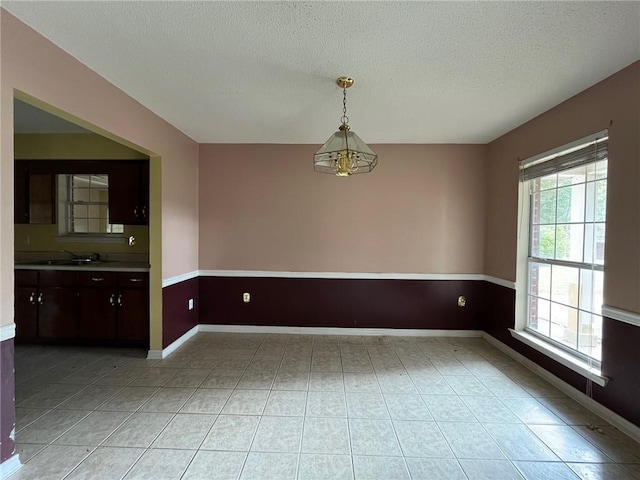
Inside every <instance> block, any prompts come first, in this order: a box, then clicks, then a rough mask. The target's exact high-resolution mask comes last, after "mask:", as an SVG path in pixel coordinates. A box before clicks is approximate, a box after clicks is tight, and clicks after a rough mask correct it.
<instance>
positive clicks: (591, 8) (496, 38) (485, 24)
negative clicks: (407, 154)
mask: <svg viewBox="0 0 640 480" xmlns="http://www.w3.org/2000/svg"><path fill="white" fill-rule="evenodd" d="M2 7H3V8H5V9H7V10H8V11H10V12H11V13H13V14H14V15H16V16H17V17H18V18H19V19H21V20H22V21H24V22H25V23H27V24H28V25H30V26H31V27H33V28H35V29H36V30H37V31H38V32H40V33H41V34H42V35H44V36H45V37H47V38H49V39H50V40H51V41H52V42H53V43H55V44H57V45H58V46H60V47H61V48H62V49H64V50H66V51H67V52H69V53H70V54H71V55H73V56H74V57H75V58H77V59H78V60H79V61H81V62H82V63H84V64H85V65H87V66H88V67H90V68H91V69H93V70H95V71H96V72H98V73H99V74H100V75H102V76H103V77H105V78H106V79H107V80H109V81H110V82H112V83H113V84H115V85H116V86H118V87H119V88H121V89H122V90H123V91H125V92H126V93H127V94H129V95H131V96H132V97H133V98H135V99H136V100H138V101H139V102H140V103H142V104H143V105H145V106H146V107H147V108H149V109H150V110H152V111H154V112H155V113H156V114H158V115H159V116H161V117H163V118H164V119H165V120H167V121H168V122H169V123H171V124H173V125H174V126H176V127H177V128H178V129H180V130H181V131H183V132H184V133H186V134H187V135H189V136H190V137H191V138H193V139H194V140H196V141H198V142H201V143H323V142H324V141H325V140H326V138H328V137H329V136H330V134H331V133H332V131H333V129H334V128H336V127H337V126H338V124H339V118H340V115H341V107H342V105H341V102H342V98H341V97H342V95H341V91H340V90H339V88H338V87H337V86H336V85H335V83H334V81H335V78H336V77H338V76H339V75H351V76H353V77H354V78H355V80H356V82H355V85H354V86H353V88H351V89H350V90H349V92H348V95H347V99H348V115H349V117H350V119H351V126H352V128H353V130H354V131H356V132H357V133H358V134H359V135H360V136H361V137H362V138H363V140H365V141H366V142H368V143H486V142H489V141H491V140H493V139H495V138H497V137H498V136H500V135H502V134H504V133H506V132H508V131H509V130H511V129H513V128H515V127H516V126H518V125H520V124H522V123H524V122H525V121H527V120H530V119H531V118H533V117H535V116H537V115H539V114H540V113H542V112H544V111H546V110H548V109H549V108H551V107H553V106H555V105H557V104H558V103H560V102H562V101H564V100H566V99H567V98H569V97H571V96H573V95H575V94H576V93H578V92H580V91H582V90H584V89H585V88H587V87H589V86H591V85H593V84H595V83H597V82H598V81H600V80H602V79H604V78H606V77H607V76H609V75H611V74H612V73H614V72H616V71H618V70H620V69H622V68H624V67H625V66H627V65H629V64H631V63H633V62H634V61H636V60H638V59H640V2H637V1H634V2H609V1H601V2H563V1H559V2H555V1H543V2H483V1H478V2H403V1H389V2H358V1H356V2H323V1H315V2H314V1H311V2H296V1H289V2H243V1H238V2H206V1H204V2H189V1H187V2H156V1H144V2H120V1H102V2H93V1H62V2H46V1H45V2H39V1H36V2H17V1H16V2H14V1H4V2H3V4H2Z"/></svg>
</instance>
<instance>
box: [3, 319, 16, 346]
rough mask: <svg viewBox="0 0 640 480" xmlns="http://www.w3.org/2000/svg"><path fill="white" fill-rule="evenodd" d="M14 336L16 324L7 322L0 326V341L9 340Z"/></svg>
mask: <svg viewBox="0 0 640 480" xmlns="http://www.w3.org/2000/svg"><path fill="white" fill-rule="evenodd" d="M15 336H16V324H15V323H9V324H7V325H3V326H1V327H0V342H4V341H5V340H9V339H10V338H13V337H15Z"/></svg>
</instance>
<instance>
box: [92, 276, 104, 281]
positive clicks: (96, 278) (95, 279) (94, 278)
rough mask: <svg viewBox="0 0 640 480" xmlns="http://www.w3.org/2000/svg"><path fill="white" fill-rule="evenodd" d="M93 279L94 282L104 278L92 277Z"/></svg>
mask: <svg viewBox="0 0 640 480" xmlns="http://www.w3.org/2000/svg"><path fill="white" fill-rule="evenodd" d="M91 280H92V281H94V282H101V281H103V280H104V278H102V277H91Z"/></svg>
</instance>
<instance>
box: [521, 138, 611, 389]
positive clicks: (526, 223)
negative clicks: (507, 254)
mask: <svg viewBox="0 0 640 480" xmlns="http://www.w3.org/2000/svg"><path fill="white" fill-rule="evenodd" d="M607 138H608V131H607V130H603V131H601V132H598V133H595V134H593V135H589V136H588V137H584V138H581V139H579V140H576V141H575V142H571V143H570V144H567V145H563V146H561V147H558V148H555V149H553V150H550V151H547V152H544V153H541V154H540V155H536V156H534V157H531V158H529V159H526V160H525V161H523V162H522V164H521V173H523V167H525V168H526V167H529V166H532V165H536V164H541V163H543V162H546V161H549V160H551V159H553V158H554V157H558V156H559V155H564V154H566V153H569V152H571V151H573V150H577V149H578V148H580V147H581V146H584V145H585V144H588V143H592V142H595V141H601V140H606V139H607ZM529 185H530V180H524V176H523V175H521V177H520V181H519V189H518V206H519V208H518V213H519V215H518V233H517V273H516V312H515V314H516V321H515V328H514V329H513V330H511V334H512V336H513V337H514V338H516V339H518V340H520V341H522V342H524V343H526V344H527V345H529V346H530V347H532V348H534V349H536V350H538V351H540V352H542V353H544V354H546V355H548V356H549V357H551V358H553V359H554V360H556V361H558V362H560V363H561V364H563V365H565V366H567V367H568V368H570V369H572V370H574V371H575V372H577V373H580V374H581V375H583V376H585V377H587V378H589V379H590V380H593V381H594V382H596V383H597V384H599V385H601V386H604V385H606V383H607V381H608V379H607V378H606V377H604V376H602V374H601V371H600V362H599V361H597V360H595V359H593V358H591V357H588V356H587V355H585V354H582V353H580V352H578V351H577V350H574V349H572V348H570V347H567V346H565V345H562V344H560V343H559V342H556V341H554V340H553V339H552V338H550V337H546V336H544V335H542V334H538V333H537V332H534V331H531V330H529V329H528V328H527V327H528V316H529V312H528V308H529V265H530V263H531V258H530V239H531V235H530V233H531V204H532V199H531V197H530V192H529V188H527V187H528V186H529ZM544 263H546V262H544ZM549 263H551V262H549ZM553 263H554V264H555V263H558V264H562V263H567V264H568V265H570V266H579V265H580V264H581V262H580V263H578V262H563V261H557V260H553ZM603 268H604V267H603V266H597V267H596V269H603Z"/></svg>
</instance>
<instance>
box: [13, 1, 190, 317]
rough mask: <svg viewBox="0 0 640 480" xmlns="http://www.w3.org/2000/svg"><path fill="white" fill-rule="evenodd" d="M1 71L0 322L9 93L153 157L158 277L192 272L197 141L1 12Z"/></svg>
mask: <svg viewBox="0 0 640 480" xmlns="http://www.w3.org/2000/svg"><path fill="white" fill-rule="evenodd" d="M1 66H2V85H1V87H2V91H1V95H2V97H1V98H2V104H1V109H2V110H1V122H2V123H1V126H2V150H1V155H2V157H1V162H2V163H1V166H2V212H1V215H2V216H1V225H2V230H1V235H2V259H3V260H2V261H3V263H2V280H3V284H2V298H3V302H2V304H3V314H2V323H3V324H4V323H10V321H12V319H13V314H12V311H11V310H12V308H11V305H12V301H10V298H12V296H13V286H12V285H13V283H12V278H13V275H12V271H13V220H12V218H11V217H12V214H11V213H10V212H11V211H12V210H13V102H12V99H13V94H14V89H16V90H20V91H22V92H24V93H26V94H28V95H30V96H32V97H35V98H37V99H39V100H42V101H44V102H46V103H48V104H50V105H52V106H54V107H55V108H57V109H60V110H62V111H64V112H67V113H69V114H71V115H73V116H75V117H77V118H79V119H82V120H84V121H86V122H89V123H90V124H92V125H94V126H95V127H97V129H98V130H104V131H106V132H110V133H111V134H113V135H115V136H117V137H119V138H121V139H123V140H126V141H128V142H130V143H131V144H134V145H137V146H139V147H142V148H143V149H145V150H146V151H148V152H149V153H152V154H155V155H158V156H160V157H161V158H162V160H161V162H162V167H161V177H162V180H161V182H162V183H161V192H162V193H161V204H162V218H161V221H162V238H161V239H158V238H156V239H155V240H154V241H157V242H160V240H161V248H162V276H163V277H164V278H168V277H172V276H176V275H179V274H183V273H187V272H190V271H193V270H197V269H198V248H197V244H198V179H197V178H198V144H197V143H195V142H194V141H193V140H191V139H190V138H188V137H187V136H186V135H184V134H182V133H181V132H179V131H178V130H177V129H176V128H174V127H173V126H172V125H170V124H169V123H167V122H166V121H164V120H163V119H161V118H160V117H158V116H157V115H155V114H154V113H152V112H151V111H150V110H148V109H146V108H145V107H143V106H142V105H141V104H139V103H138V102H137V101H135V100H134V99H132V98H131V97H129V96H128V95H126V94H125V93H124V92H122V91H121V90H119V89H118V88H116V87H115V86H114V85H112V84H111V83H109V82H108V81H106V80H105V79H104V78H102V77H100V76H99V75H98V74H96V73H95V72H94V71H92V70H90V69H89V68H87V67H86V66H84V65H83V64H81V63H80V62H78V61H77V60H76V59H74V58H73V57H71V56H70V55H68V54H67V53H65V52H64V51H63V50H61V49H60V48H58V47H57V46H55V45H54V44H53V43H51V42H50V41H48V40H47V39H45V38H44V37H42V36H41V35H40V34H38V33H37V32H35V31H34V30H32V29H31V28H30V27H28V26H26V25H25V24H23V23H22V22H20V21H19V20H17V19H16V18H15V17H13V16H12V15H11V14H9V13H8V12H6V11H4V10H3V11H2V65H1ZM157 181H158V187H159V185H160V184H159V182H160V179H159V178H158V179H157ZM158 189H159V188H156V191H157V190H158ZM152 267H153V265H152ZM4 281H6V282H7V285H6V286H5V284H4ZM4 300H6V302H5V301H4ZM4 305H8V309H6V310H5V309H4Z"/></svg>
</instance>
